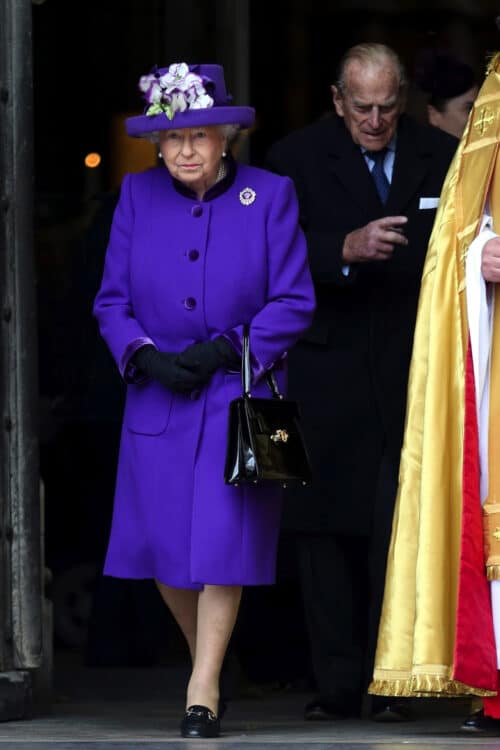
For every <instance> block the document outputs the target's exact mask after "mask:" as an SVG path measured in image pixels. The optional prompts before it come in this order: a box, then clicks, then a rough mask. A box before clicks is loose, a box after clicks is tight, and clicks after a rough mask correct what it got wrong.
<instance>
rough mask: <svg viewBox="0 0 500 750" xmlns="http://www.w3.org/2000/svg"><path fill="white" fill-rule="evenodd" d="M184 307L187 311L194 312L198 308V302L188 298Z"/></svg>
mask: <svg viewBox="0 0 500 750" xmlns="http://www.w3.org/2000/svg"><path fill="white" fill-rule="evenodd" d="M184 307H185V308H186V310H194V308H195V307H196V300H195V298H194V297H186V299H185V300H184Z"/></svg>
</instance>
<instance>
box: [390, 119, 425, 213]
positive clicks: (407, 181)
mask: <svg viewBox="0 0 500 750" xmlns="http://www.w3.org/2000/svg"><path fill="white" fill-rule="evenodd" d="M431 164H432V154H431V151H430V149H429V148H428V146H427V145H426V144H425V142H424V141H423V140H422V139H421V138H420V137H419V134H418V133H417V132H414V130H413V128H412V127H411V123H410V122H408V120H407V119H406V118H405V117H404V115H403V116H402V118H401V121H400V126H399V128H398V139H397V144H396V158H395V160H394V171H393V173H392V181H391V189H390V192H389V197H388V199H387V203H386V206H385V213H386V214H387V215H389V216H391V215H393V216H396V215H399V214H404V211H405V209H406V208H407V206H408V203H410V201H411V200H413V199H414V197H415V194H416V193H417V192H418V190H419V187H420V185H421V184H422V182H423V181H424V179H425V175H426V174H427V172H428V170H429V167H430V166H431Z"/></svg>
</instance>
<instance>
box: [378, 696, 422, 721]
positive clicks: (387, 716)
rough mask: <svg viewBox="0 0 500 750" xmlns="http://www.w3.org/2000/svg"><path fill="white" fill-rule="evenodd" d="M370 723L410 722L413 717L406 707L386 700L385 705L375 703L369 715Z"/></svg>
mask: <svg viewBox="0 0 500 750" xmlns="http://www.w3.org/2000/svg"><path fill="white" fill-rule="evenodd" d="M370 719H371V720H372V721H380V722H382V723H383V722H386V723H388V724H390V723H391V722H392V723H396V722H398V721H412V720H413V716H412V714H411V712H410V709H409V708H408V706H405V705H403V704H402V703H398V702H397V701H391V700H388V701H387V702H386V703H382V702H379V701H377V702H376V703H375V705H374V707H373V710H372V712H371V714H370Z"/></svg>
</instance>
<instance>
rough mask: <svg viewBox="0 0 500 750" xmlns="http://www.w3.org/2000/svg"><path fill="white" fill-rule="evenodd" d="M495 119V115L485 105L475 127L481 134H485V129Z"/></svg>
mask: <svg viewBox="0 0 500 750" xmlns="http://www.w3.org/2000/svg"><path fill="white" fill-rule="evenodd" d="M494 120H495V115H494V114H493V113H492V112H491V110H489V109H488V108H487V107H483V108H482V110H481V113H480V115H479V118H478V119H477V120H476V121H475V123H474V127H475V128H476V130H477V131H478V133H479V135H483V133H484V131H485V130H487V129H488V128H489V127H490V125H491V123H492V122H493V121H494Z"/></svg>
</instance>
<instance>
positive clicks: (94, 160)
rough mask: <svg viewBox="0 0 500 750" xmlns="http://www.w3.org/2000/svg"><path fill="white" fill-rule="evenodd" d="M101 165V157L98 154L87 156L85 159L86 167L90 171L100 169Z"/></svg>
mask: <svg viewBox="0 0 500 750" xmlns="http://www.w3.org/2000/svg"><path fill="white" fill-rule="evenodd" d="M100 163H101V155H100V154H96V153H91V154H87V156H86V157H85V166H86V167H88V168H89V169H94V168H95V167H98V166H99V164H100Z"/></svg>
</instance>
